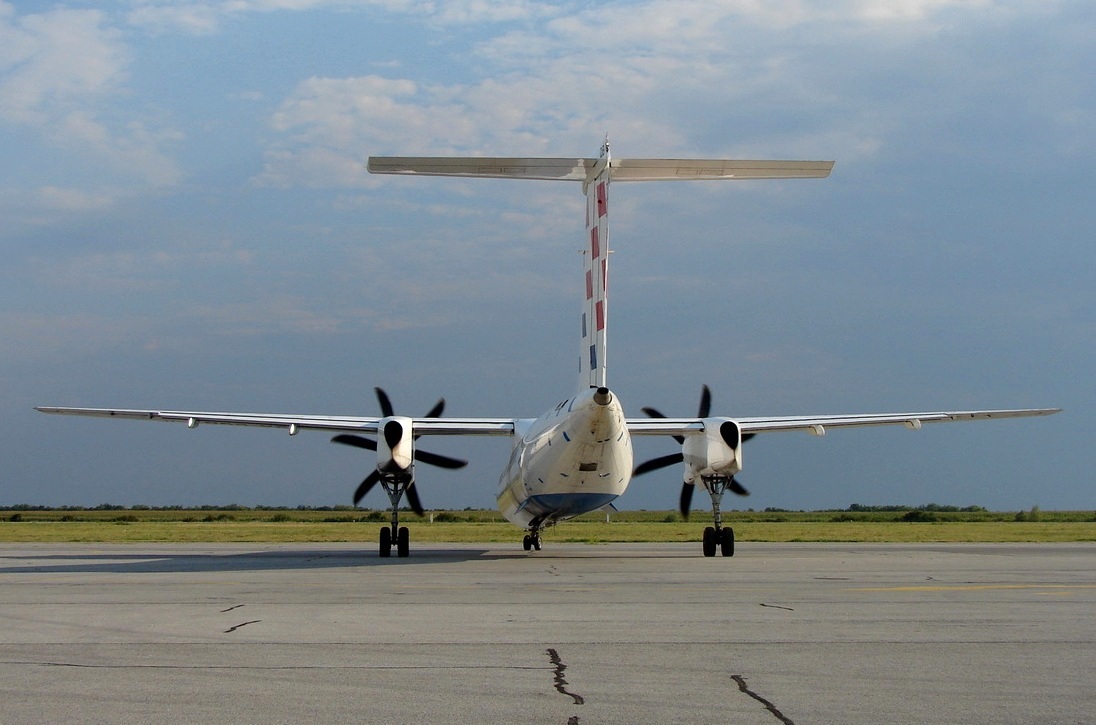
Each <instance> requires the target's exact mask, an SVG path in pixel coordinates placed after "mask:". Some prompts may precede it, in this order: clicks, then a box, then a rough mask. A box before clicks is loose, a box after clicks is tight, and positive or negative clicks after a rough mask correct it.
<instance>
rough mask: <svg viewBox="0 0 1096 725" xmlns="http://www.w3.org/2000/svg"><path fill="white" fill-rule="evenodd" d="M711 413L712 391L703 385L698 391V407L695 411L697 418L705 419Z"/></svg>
mask: <svg viewBox="0 0 1096 725" xmlns="http://www.w3.org/2000/svg"><path fill="white" fill-rule="evenodd" d="M711 412H712V391H711V390H709V389H708V386H707V385H705V386H704V387H703V388H701V389H700V407H698V408H697V409H696V417H697V418H707V417H708V414H709V413H711Z"/></svg>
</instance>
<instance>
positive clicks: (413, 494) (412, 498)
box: [404, 482, 423, 516]
mask: <svg viewBox="0 0 1096 725" xmlns="http://www.w3.org/2000/svg"><path fill="white" fill-rule="evenodd" d="M404 495H406V496H407V505H408V506H410V507H411V510H412V511H414V512H415V513H417V514H418V515H419V516H422V515H423V508H422V501H420V500H419V490H418V487H417V486H416V485H415V484H414V482H412V483H411V485H410V486H408V487H407V490H406V491H404Z"/></svg>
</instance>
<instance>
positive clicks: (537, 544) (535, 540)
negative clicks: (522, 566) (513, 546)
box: [533, 534, 540, 551]
mask: <svg viewBox="0 0 1096 725" xmlns="http://www.w3.org/2000/svg"><path fill="white" fill-rule="evenodd" d="M533 548H534V549H536V550H537V551H540V534H533Z"/></svg>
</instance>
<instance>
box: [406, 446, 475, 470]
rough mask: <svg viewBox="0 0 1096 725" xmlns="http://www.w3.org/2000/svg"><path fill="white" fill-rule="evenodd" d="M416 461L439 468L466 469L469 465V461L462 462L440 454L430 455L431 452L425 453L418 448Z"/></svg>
mask: <svg viewBox="0 0 1096 725" xmlns="http://www.w3.org/2000/svg"><path fill="white" fill-rule="evenodd" d="M415 460H416V461H422V462H423V463H426V464H429V465H431V466H437V467H438V468H464V467H465V466H467V465H468V461H462V460H460V459H459V458H450V457H449V456H443V455H440V454H438V453H430V452H429V451H423V450H419V449H417V448H416V449H415Z"/></svg>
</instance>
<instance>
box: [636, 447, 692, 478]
mask: <svg viewBox="0 0 1096 725" xmlns="http://www.w3.org/2000/svg"><path fill="white" fill-rule="evenodd" d="M684 460H685V456H683V455H682V454H680V453H671V454H670V455H668V456H660V457H658V458H652V459H651V460H649V461H645V462H644V463H641V464H639V465H638V466H636V469H635V470H634V471H632V475H633V476H642V475H643V474H644V473H650V472H651V471H657V470H658V469H660V468H665V467H666V466H672V465H674V464H675V463H681V462H682V461H684Z"/></svg>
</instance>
